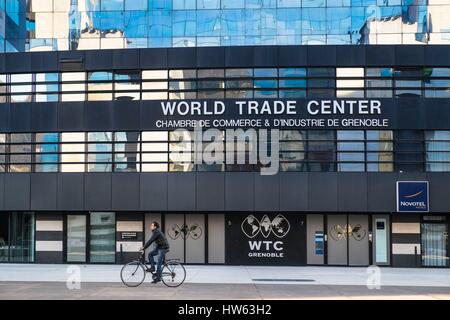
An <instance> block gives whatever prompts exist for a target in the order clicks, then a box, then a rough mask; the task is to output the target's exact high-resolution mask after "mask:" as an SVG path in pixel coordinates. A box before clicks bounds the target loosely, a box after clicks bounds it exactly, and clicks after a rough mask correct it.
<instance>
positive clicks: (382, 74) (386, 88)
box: [366, 68, 393, 98]
mask: <svg viewBox="0 0 450 320" xmlns="http://www.w3.org/2000/svg"><path fill="white" fill-rule="evenodd" d="M392 75H393V69H392V68H367V69H366V95H367V97H368V98H392V92H393V81H392Z"/></svg>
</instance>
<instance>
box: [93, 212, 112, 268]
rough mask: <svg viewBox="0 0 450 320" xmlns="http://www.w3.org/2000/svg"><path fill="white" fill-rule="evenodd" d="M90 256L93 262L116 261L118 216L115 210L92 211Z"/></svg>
mask: <svg viewBox="0 0 450 320" xmlns="http://www.w3.org/2000/svg"><path fill="white" fill-rule="evenodd" d="M89 218H90V234H89V235H90V237H89V238H90V245H89V257H90V262H93V263H114V262H115V261H116V216H115V213H114V212H91V213H90V216H89Z"/></svg>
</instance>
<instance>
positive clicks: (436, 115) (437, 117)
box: [422, 98, 450, 129]
mask: <svg viewBox="0 0 450 320" xmlns="http://www.w3.org/2000/svg"><path fill="white" fill-rule="evenodd" d="M422 105H423V108H424V109H425V111H424V120H423V121H425V128H427V129H449V128H450V121H448V119H450V108H449V107H448V106H449V102H448V101H447V99H440V98H436V99H427V100H426V101H423V103H422Z"/></svg>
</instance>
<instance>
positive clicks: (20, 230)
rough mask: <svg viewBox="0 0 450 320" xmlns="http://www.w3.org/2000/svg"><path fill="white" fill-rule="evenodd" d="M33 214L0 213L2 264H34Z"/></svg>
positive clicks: (0, 256)
mask: <svg viewBox="0 0 450 320" xmlns="http://www.w3.org/2000/svg"><path fill="white" fill-rule="evenodd" d="M34 250H35V215H34V213H33V212H1V213H0V262H34V254H35V252H34Z"/></svg>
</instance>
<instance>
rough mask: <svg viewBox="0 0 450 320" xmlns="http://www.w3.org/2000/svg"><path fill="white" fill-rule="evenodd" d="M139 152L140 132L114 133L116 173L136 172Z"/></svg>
mask: <svg viewBox="0 0 450 320" xmlns="http://www.w3.org/2000/svg"><path fill="white" fill-rule="evenodd" d="M138 150H139V133H138V132H133V131H130V132H115V133H114V171H116V172H136V171H137V163H136V162H137V160H138Z"/></svg>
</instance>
